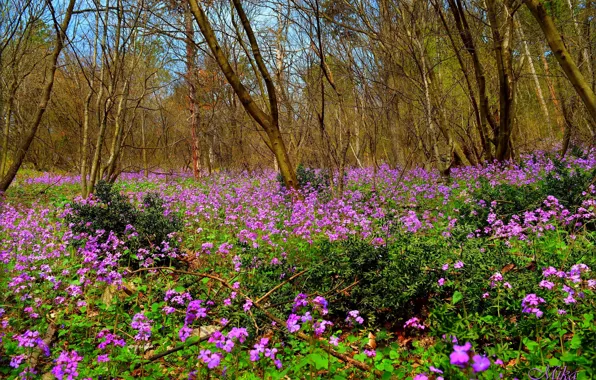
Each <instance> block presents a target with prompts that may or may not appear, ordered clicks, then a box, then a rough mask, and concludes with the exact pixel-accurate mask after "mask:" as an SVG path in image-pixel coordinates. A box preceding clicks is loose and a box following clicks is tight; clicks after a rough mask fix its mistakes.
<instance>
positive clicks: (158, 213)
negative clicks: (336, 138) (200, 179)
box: [66, 181, 182, 264]
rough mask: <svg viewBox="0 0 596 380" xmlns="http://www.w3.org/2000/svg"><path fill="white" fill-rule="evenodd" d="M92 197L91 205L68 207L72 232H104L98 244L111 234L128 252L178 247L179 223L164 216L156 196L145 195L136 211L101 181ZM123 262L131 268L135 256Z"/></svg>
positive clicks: (129, 202) (84, 203) (128, 256)
mask: <svg viewBox="0 0 596 380" xmlns="http://www.w3.org/2000/svg"><path fill="white" fill-rule="evenodd" d="M93 197H94V201H91V202H74V203H73V204H72V205H71V212H70V214H69V215H68V216H67V218H66V220H67V222H68V223H72V226H73V227H72V230H73V232H75V233H86V234H89V235H95V234H96V232H97V231H98V230H103V231H105V232H106V233H104V234H103V235H102V237H101V238H100V242H104V241H105V240H106V239H107V238H108V236H109V232H113V233H114V234H115V235H116V236H117V237H118V239H120V240H123V241H125V242H126V243H127V245H128V248H129V249H130V251H131V252H137V251H138V250H139V249H144V250H146V251H149V252H152V251H154V250H155V249H156V248H158V247H163V244H164V243H166V244H167V245H169V247H172V248H174V247H176V246H177V241H176V240H175V238H174V235H175V233H176V232H178V231H180V230H181V228H182V223H181V221H180V219H179V218H178V217H177V216H176V215H173V214H170V215H166V214H165V213H164V211H165V209H164V202H163V200H162V199H161V198H160V197H159V195H158V194H156V193H147V194H146V195H145V196H144V197H143V201H142V204H141V205H140V207H136V206H135V205H134V204H133V203H131V201H130V200H129V199H128V198H126V197H125V196H124V195H122V194H120V192H119V191H118V190H117V189H115V188H114V186H113V184H109V183H107V182H104V181H100V182H99V183H98V184H97V186H96V191H95V193H94V194H93ZM160 257H161V255H160ZM122 259H123V260H126V261H127V262H131V263H133V264H135V263H136V261H137V260H136V256H135V255H130V254H124V255H123V257H122ZM162 260H163V258H160V259H156V260H155V261H156V263H159V262H160V261H162Z"/></svg>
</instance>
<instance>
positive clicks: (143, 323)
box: [130, 313, 153, 341]
mask: <svg viewBox="0 0 596 380" xmlns="http://www.w3.org/2000/svg"><path fill="white" fill-rule="evenodd" d="M151 322H153V321H151V320H150V319H149V318H147V317H146V316H145V315H144V314H143V313H137V314H135V316H134V317H133V318H132V322H131V324H130V327H132V328H133V329H135V330H137V331H138V333H137V334H136V335H135V340H136V341H141V340H143V341H148V340H149V338H150V337H151Z"/></svg>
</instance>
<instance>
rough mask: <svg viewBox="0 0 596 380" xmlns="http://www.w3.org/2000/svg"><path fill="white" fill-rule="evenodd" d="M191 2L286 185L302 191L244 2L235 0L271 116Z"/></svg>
mask: <svg viewBox="0 0 596 380" xmlns="http://www.w3.org/2000/svg"><path fill="white" fill-rule="evenodd" d="M189 3H190V7H191V11H192V13H193V15H194V17H195V20H196V21H197V24H198V25H199V29H200V30H201V33H202V34H203V36H204V37H205V42H206V43H207V45H208V46H209V49H210V50H211V53H212V54H213V55H214V57H215V60H216V61H217V64H218V65H219V67H220V68H221V70H222V72H223V74H224V75H225V77H226V79H227V80H228V83H229V84H230V85H231V86H232V88H233V89H234V92H235V93H236V95H237V96H238V99H240V102H241V103H242V105H243V106H244V108H245V109H246V111H247V112H248V114H249V115H250V116H251V117H252V118H253V119H254V120H255V121H256V122H257V123H258V124H259V125H260V126H261V128H262V129H263V130H264V131H265V133H266V135H267V137H268V139H269V141H268V143H269V144H268V145H269V147H270V149H271V151H272V152H273V154H274V155H275V158H276V159H277V162H278V164H279V170H280V172H281V175H282V177H283V179H284V182H285V184H286V186H287V187H288V188H291V189H298V180H297V179H296V172H295V170H294V167H293V166H292V163H291V161H290V157H289V156H288V152H287V149H286V147H285V144H284V141H283V138H282V136H281V133H280V130H279V117H278V110H277V97H276V94H275V87H274V85H273V81H272V80H271V76H270V75H269V72H268V71H267V67H266V66H265V63H264V62H263V59H262V57H261V54H260V51H259V47H258V44H257V40H256V38H255V36H254V33H253V31H252V28H251V26H250V23H249V21H248V17H247V16H246V14H245V13H244V10H243V8H242V5H241V4H240V1H239V0H233V3H234V8H235V9H236V12H237V13H238V16H239V17H240V20H241V22H242V26H243V28H244V31H245V32H246V35H247V37H248V39H249V42H250V45H251V48H252V53H253V56H254V59H255V61H256V63H257V67H258V70H259V72H260V74H261V76H262V77H263V80H264V81H265V85H266V88H267V95H268V97H269V105H270V109H271V114H270V115H269V114H267V113H265V112H264V111H263V110H261V109H260V108H259V106H258V105H257V104H256V103H255V101H254V100H253V98H252V96H251V95H250V93H249V92H248V90H247V89H246V87H245V86H244V85H243V84H242V82H241V81H240V77H239V76H238V74H237V73H236V72H235V71H234V69H233V68H232V66H231V65H230V63H229V61H228V58H227V57H226V56H225V54H224V52H223V51H222V49H221V47H220V46H219V42H218V41H217V37H216V36H215V32H214V31H213V28H212V27H211V23H210V22H209V20H208V19H207V15H206V14H205V12H204V11H203V9H202V8H201V7H200V6H199V4H198V2H197V0H189Z"/></svg>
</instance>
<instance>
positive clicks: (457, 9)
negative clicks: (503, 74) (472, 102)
mask: <svg viewBox="0 0 596 380" xmlns="http://www.w3.org/2000/svg"><path fill="white" fill-rule="evenodd" d="M448 2H449V9H450V10H451V13H452V14H453V17H454V18H455V25H456V27H457V29H458V31H459V35H460V38H461V40H462V42H463V44H464V48H465V49H466V51H467V52H468V54H469V55H470V57H471V58H472V62H473V64H474V75H475V77H476V85H477V86H478V98H479V106H480V128H482V129H483V134H484V135H485V136H486V139H485V146H484V152H485V156H486V159H487V160H488V161H492V159H493V154H492V147H491V145H490V137H489V135H488V130H487V129H486V124H489V125H490V127H491V129H492V131H493V134H494V133H495V131H496V129H497V125H496V123H495V121H494V120H493V117H492V114H491V112H490V106H489V103H488V95H487V90H486V77H485V75H484V67H483V66H482V63H481V62H480V57H479V56H478V52H477V51H476V46H475V44H474V39H473V38H472V32H471V30H470V26H469V24H468V21H467V18H466V14H465V11H464V8H463V6H462V4H461V1H460V0H448ZM493 145H494V141H493Z"/></svg>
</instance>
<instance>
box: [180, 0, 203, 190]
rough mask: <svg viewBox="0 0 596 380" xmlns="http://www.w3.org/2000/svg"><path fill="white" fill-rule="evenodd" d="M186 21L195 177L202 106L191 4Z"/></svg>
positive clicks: (187, 68)
mask: <svg viewBox="0 0 596 380" xmlns="http://www.w3.org/2000/svg"><path fill="white" fill-rule="evenodd" d="M184 23H185V24H186V36H185V37H186V40H185V43H186V85H187V86H188V111H189V114H190V116H189V118H190V120H189V121H190V133H191V151H192V173H193V176H194V178H195V179H198V178H199V177H200V172H201V168H200V165H201V164H200V161H201V160H200V158H201V157H200V149H199V148H200V144H199V136H198V127H199V122H200V121H199V118H200V115H199V112H200V108H199V105H198V99H197V90H198V88H197V85H198V84H197V78H198V73H197V67H196V65H195V60H196V55H197V48H196V46H195V37H194V35H195V30H194V27H193V24H192V14H191V9H190V5H189V6H188V7H186V9H185V10H184Z"/></svg>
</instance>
